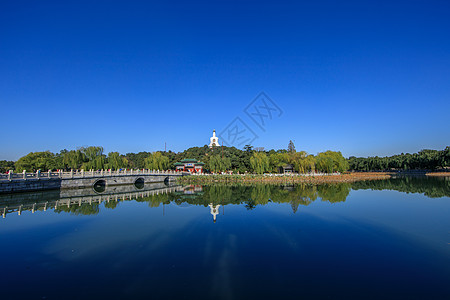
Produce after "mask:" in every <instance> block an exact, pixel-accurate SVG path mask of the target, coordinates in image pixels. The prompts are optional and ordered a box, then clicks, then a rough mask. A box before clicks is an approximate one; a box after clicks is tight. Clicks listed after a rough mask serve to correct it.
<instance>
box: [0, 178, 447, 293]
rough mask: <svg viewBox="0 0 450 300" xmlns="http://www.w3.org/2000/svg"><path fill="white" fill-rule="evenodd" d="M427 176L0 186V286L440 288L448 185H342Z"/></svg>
mask: <svg viewBox="0 0 450 300" xmlns="http://www.w3.org/2000/svg"><path fill="white" fill-rule="evenodd" d="M429 182H431V183H434V184H427V183H424V182H421V181H417V180H416V179H415V181H414V183H411V181H410V179H399V180H392V182H386V181H379V182H366V183H358V184H353V185H352V184H329V185H307V184H304V185H284V186H276V185H209V186H199V185H197V186H195V185H190V186H176V185H172V186H169V187H168V186H166V185H165V184H164V183H160V184H151V185H144V187H143V189H138V188H137V187H136V186H135V185H134V184H132V185H128V186H108V187H107V188H106V190H105V191H104V192H103V193H102V194H97V193H96V192H94V191H93V189H76V190H62V191H47V192H38V193H23V194H10V195H0V209H1V211H3V214H4V215H6V214H7V213H11V212H14V215H11V216H8V218H6V219H5V220H1V221H0V223H1V224H0V244H1V245H2V247H0V256H1V257H3V258H4V260H3V263H2V271H3V273H4V274H7V276H4V278H2V282H1V283H0V286H1V287H2V288H3V289H2V299H44V298H45V299H87V300H89V299H149V298H152V299H153V298H154V299H196V300H200V299H246V300H247V299H299V298H305V299H386V298H388V299H449V297H448V295H449V294H450V289H449V286H448V278H450V277H449V276H450V267H449V264H448V261H449V255H448V242H450V241H449V239H448V237H449V235H448V229H449V228H450V220H449V219H448V211H449V208H450V207H449V205H450V203H449V201H448V200H449V198H441V199H434V200H433V201H430V200H429V199H426V197H425V196H420V195H418V196H417V195H414V196H413V197H410V196H408V195H405V194H400V193H397V192H391V193H382V197H379V196H380V195H381V193H376V192H372V191H370V190H366V191H360V192H354V193H350V191H351V189H352V188H354V189H362V188H364V189H385V188H389V189H394V190H402V191H413V192H421V193H425V194H427V195H429V196H430V195H432V196H436V195H440V194H448V181H445V180H444V181H442V180H441V181H436V180H430V181H429ZM408 187H411V188H410V189H408ZM349 193H350V194H349ZM347 197H348V198H347ZM405 198H406V199H413V200H414V201H404V199H405ZM346 199H349V201H348V203H346V205H342V203H343V201H346ZM130 200H133V201H130ZM137 202H141V203H137ZM274 203H281V205H276V204H274ZM313 203H314V204H313ZM234 204H239V205H234ZM310 204H313V205H310ZM161 205H162V207H161ZM227 205H228V206H227ZM264 205H266V206H265V207H262V206H264ZM308 205H309V207H307V206H308ZM147 206H148V207H147ZM158 206H160V208H159V209H154V208H153V207H158ZM225 206H226V208H225ZM111 209H114V211H112V210H111ZM164 209H165V210H166V211H165V213H164ZM224 209H226V210H227V214H226V218H225V215H223V213H224ZM25 210H29V211H30V212H27V213H26V214H25V215H23V216H20V217H17V215H16V213H19V214H20V213H21V212H22V211H25ZM43 210H47V211H48V213H43V212H42V213H38V214H34V215H32V213H31V212H35V211H43ZM1 211H0V212H1ZM54 212H58V213H59V214H58V215H57V214H55V213H54ZM300 212H301V213H300ZM219 213H220V214H221V215H220V216H219ZM294 213H296V214H294ZM91 214H99V215H98V216H94V217H81V216H74V215H91ZM214 221H216V223H215V224H214V223H213V222H214ZM49 283H51V284H49ZM68 283H70V284H68ZM17 291H20V292H17Z"/></svg>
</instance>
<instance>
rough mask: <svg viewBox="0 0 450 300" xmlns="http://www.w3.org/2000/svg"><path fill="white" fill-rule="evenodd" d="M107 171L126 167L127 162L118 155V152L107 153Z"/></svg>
mask: <svg viewBox="0 0 450 300" xmlns="http://www.w3.org/2000/svg"><path fill="white" fill-rule="evenodd" d="M106 166H107V168H108V169H113V170H118V169H122V168H126V167H128V160H127V159H126V158H125V157H124V156H122V155H120V154H119V152H110V153H108V163H107V164H106Z"/></svg>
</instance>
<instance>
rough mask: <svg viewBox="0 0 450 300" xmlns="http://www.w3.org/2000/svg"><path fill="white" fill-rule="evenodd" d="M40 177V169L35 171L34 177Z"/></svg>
mask: <svg viewBox="0 0 450 300" xmlns="http://www.w3.org/2000/svg"><path fill="white" fill-rule="evenodd" d="M39 177H41V170H37V171H36V178H37V179H39Z"/></svg>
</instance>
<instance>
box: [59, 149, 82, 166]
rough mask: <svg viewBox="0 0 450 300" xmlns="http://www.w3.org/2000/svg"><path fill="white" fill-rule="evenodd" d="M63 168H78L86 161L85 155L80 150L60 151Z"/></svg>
mask: <svg viewBox="0 0 450 300" xmlns="http://www.w3.org/2000/svg"><path fill="white" fill-rule="evenodd" d="M61 155H62V158H63V164H64V168H68V169H79V168H80V167H81V165H82V164H83V163H84V162H85V161H86V156H85V155H84V153H83V152H82V151H81V150H70V151H61Z"/></svg>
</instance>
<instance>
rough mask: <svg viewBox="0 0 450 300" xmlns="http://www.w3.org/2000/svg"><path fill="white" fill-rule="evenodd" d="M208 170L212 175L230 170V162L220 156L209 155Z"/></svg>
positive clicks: (228, 159)
mask: <svg viewBox="0 0 450 300" xmlns="http://www.w3.org/2000/svg"><path fill="white" fill-rule="evenodd" d="M207 166H208V169H209V170H210V171H212V172H214V173H217V172H222V171H226V170H229V169H230V168H231V160H230V158H228V157H223V158H222V157H221V156H220V155H218V154H216V155H211V157H210V158H209V161H208V165H207Z"/></svg>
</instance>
